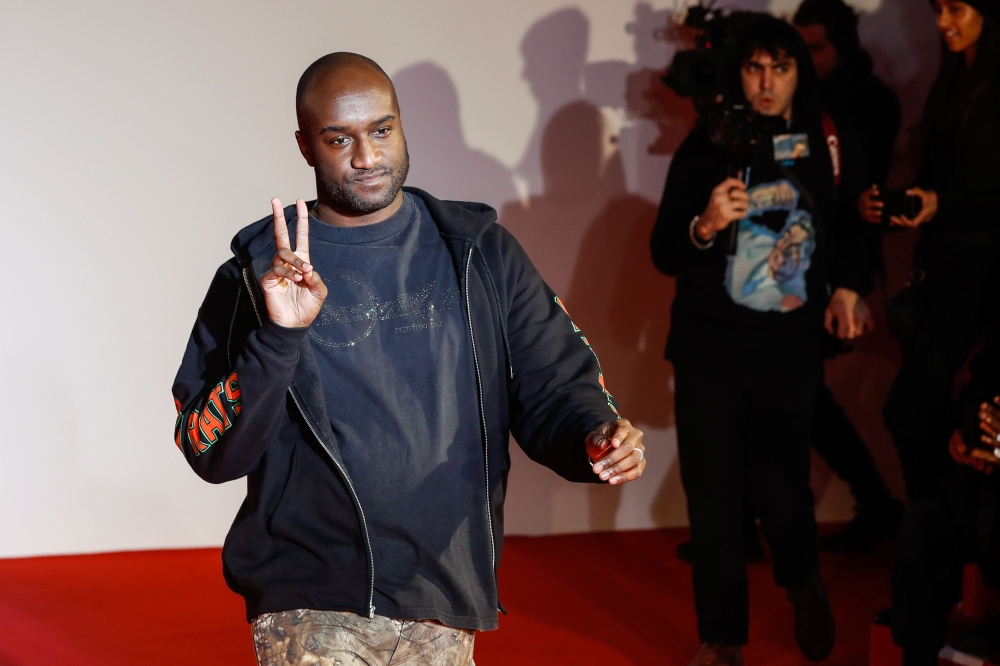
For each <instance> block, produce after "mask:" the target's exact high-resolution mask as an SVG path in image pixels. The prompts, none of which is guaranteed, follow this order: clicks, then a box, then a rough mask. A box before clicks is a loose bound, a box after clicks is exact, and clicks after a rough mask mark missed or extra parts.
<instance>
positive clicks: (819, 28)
mask: <svg viewBox="0 0 1000 666" xmlns="http://www.w3.org/2000/svg"><path fill="white" fill-rule="evenodd" d="M795 27H796V28H798V30H799V34H800V35H802V39H803V40H805V43H806V46H808V47H809V55H810V56H812V61H813V65H814V66H815V67H816V76H818V77H819V78H820V79H825V78H826V77H828V76H830V74H831V73H832V72H833V70H834V69H836V68H837V49H836V48H835V47H834V46H833V42H831V41H830V40H829V39H827V38H826V26H824V25H819V24H816V23H814V24H812V25H797V26H795Z"/></svg>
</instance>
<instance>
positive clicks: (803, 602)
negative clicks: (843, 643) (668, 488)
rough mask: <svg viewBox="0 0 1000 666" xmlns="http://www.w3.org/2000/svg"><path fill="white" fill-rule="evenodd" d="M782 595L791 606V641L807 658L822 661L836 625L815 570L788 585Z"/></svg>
mask: <svg viewBox="0 0 1000 666" xmlns="http://www.w3.org/2000/svg"><path fill="white" fill-rule="evenodd" d="M786 596H787V597H788V599H789V601H791V602H792V606H794V608H795V642H796V643H798V644H799V650H801V651H802V654H803V655H804V656H805V658H806V659H808V660H810V661H823V660H824V659H826V658H827V657H829V656H830V653H831V652H833V644H834V641H835V640H836V637H837V627H836V624H835V623H834V619H833V608H831V607H830V598H829V597H828V596H827V594H826V587H824V585H823V581H822V579H821V578H820V577H819V572H817V573H814V574H813V577H812V579H811V580H810V581H809V582H808V583H806V584H805V585H803V586H802V587H799V588H794V589H791V588H789V589H788V591H787V593H786Z"/></svg>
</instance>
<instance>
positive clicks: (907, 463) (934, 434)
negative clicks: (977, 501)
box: [883, 278, 993, 504]
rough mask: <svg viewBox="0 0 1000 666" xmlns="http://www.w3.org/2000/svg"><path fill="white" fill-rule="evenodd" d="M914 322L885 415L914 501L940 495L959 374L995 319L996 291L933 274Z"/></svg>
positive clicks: (924, 285) (924, 286)
mask: <svg viewBox="0 0 1000 666" xmlns="http://www.w3.org/2000/svg"><path fill="white" fill-rule="evenodd" d="M913 288H914V289H917V295H918V296H919V298H918V299H914V301H915V305H914V308H915V309H916V310H917V313H916V315H915V324H914V326H913V327H912V331H910V332H909V333H908V334H907V335H906V337H905V339H903V340H901V343H902V345H903V365H902V367H900V369H899V374H898V375H897V376H896V380H895V381H894V382H893V385H892V389H891V390H890V391H889V396H888V398H887V399H886V402H885V408H884V409H883V415H884V417H885V423H886V426H887V427H888V428H889V432H890V433H892V439H893V443H894V444H895V445H896V449H897V450H898V452H899V462H900V465H901V467H902V470H903V480H904V481H905V482H906V495H907V498H908V499H909V500H910V503H911V504H915V503H917V502H919V501H921V500H924V499H929V498H932V497H936V496H939V495H940V494H941V492H942V486H943V484H944V482H945V477H946V475H947V471H948V470H949V468H950V466H949V463H950V461H951V459H950V458H949V457H948V437H949V436H950V435H951V431H952V430H953V429H954V424H953V423H952V422H951V409H952V402H953V400H952V396H953V391H954V383H955V376H956V374H957V373H958V371H959V369H960V368H961V367H962V364H963V363H965V360H966V359H967V358H968V356H969V354H971V353H972V351H973V349H974V348H975V346H976V343H977V342H979V340H980V339H981V338H982V336H983V334H984V333H985V332H986V330H987V328H988V327H989V325H990V323H991V320H992V312H993V307H992V303H993V299H992V295H989V294H984V293H982V292H981V290H979V289H977V288H976V286H975V285H947V284H941V283H939V282H935V281H934V280H932V279H931V278H928V279H927V280H925V281H924V282H922V283H920V284H919V285H917V286H916V287H913Z"/></svg>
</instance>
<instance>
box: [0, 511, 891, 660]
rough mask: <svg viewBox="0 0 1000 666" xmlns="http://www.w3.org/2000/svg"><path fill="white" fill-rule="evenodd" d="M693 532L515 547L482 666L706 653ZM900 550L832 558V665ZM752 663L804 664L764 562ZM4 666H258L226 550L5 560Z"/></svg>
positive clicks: (514, 541) (0, 597)
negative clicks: (225, 562)
mask: <svg viewBox="0 0 1000 666" xmlns="http://www.w3.org/2000/svg"><path fill="white" fill-rule="evenodd" d="M685 538H686V531H684V530H659V531H642V532H617V533H603V534H583V535H569V536H550V537H534V538H531V537H512V538H508V539H507V541H506V543H505V547H504V558H503V565H502V568H501V572H500V578H501V581H500V583H501V586H500V591H501V600H502V602H503V604H504V605H505V606H506V607H507V609H508V610H509V611H510V615H508V616H506V617H501V619H500V630H499V631H495V632H490V633H485V634H481V635H480V636H479V637H478V638H477V642H476V663H477V664H478V666H500V665H508V664H518V665H522V664H523V665H526V666H534V665H542V664H546V665H551V664H573V665H574V666H585V665H589V664H594V665H597V664H600V665H601V666H615V665H619V664H622V665H624V664H642V665H645V664H668V665H669V664H675V665H678V666H687V664H688V663H689V662H690V660H691V658H692V657H693V656H694V653H695V652H696V651H697V648H698V640H697V634H696V631H695V619H694V611H693V607H692V593H691V580H690V569H689V568H688V567H687V566H686V565H685V564H684V563H683V562H681V561H680V560H678V559H676V558H675V557H674V554H673V553H674V548H675V547H676V546H677V544H678V543H680V542H681V541H683V540H684V539H685ZM890 562H891V548H890V547H888V546H887V547H885V548H882V549H880V550H879V551H878V552H874V553H871V554H867V555H863V556H824V559H823V565H822V566H823V576H824V579H825V580H826V582H827V585H828V586H829V587H830V596H831V599H832V601H833V604H834V608H835V610H836V613H837V621H838V627H837V629H838V637H837V648H836V650H835V651H834V653H833V656H832V657H831V658H830V659H828V660H827V661H826V662H824V663H825V664H829V665H831V666H859V665H863V664H867V663H868V632H869V625H870V619H871V616H872V613H873V612H874V611H875V610H876V609H878V608H880V607H883V606H886V605H888V601H889V567H890ZM750 600H751V601H750V603H751V626H750V645H749V646H748V647H747V649H746V651H745V656H746V660H747V663H748V664H751V665H753V666H758V665H760V666H763V665H768V666H784V665H791V664H796V665H803V664H807V663H809V662H807V661H806V660H805V659H804V658H802V657H801V656H800V655H799V654H798V651H797V650H796V648H795V640H794V638H793V637H792V614H791V606H790V605H789V603H788V602H787V601H786V600H785V599H784V596H783V593H782V590H780V589H778V588H776V587H775V586H774V582H773V581H772V579H771V573H770V567H769V565H767V564H758V565H752V566H751V567H750ZM0 637H2V638H0V665H2V666H48V665H49V664H52V665H58V666H119V665H123V666H124V665H125V664H128V665H129V666H135V665H137V664H140V665H142V666H159V665H164V666H166V665H168V664H169V665H170V666H178V665H183V666H200V665H202V664H212V665H218V664H235V665H243V666H253V665H254V664H255V660H254V657H253V650H252V649H251V645H250V630H249V626H248V625H247V624H246V622H245V621H244V620H243V604H242V600H241V599H240V598H239V597H237V596H236V595H234V594H233V593H231V592H229V590H228V589H226V587H225V584H224V582H223V580H222V573H221V563H220V561H219V551H218V549H205V550H180V551H154V552H137V553H111V554H105V555H79V556H66V557H42V558H29V559H18V560H0Z"/></svg>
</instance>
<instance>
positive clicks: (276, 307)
mask: <svg viewBox="0 0 1000 666" xmlns="http://www.w3.org/2000/svg"><path fill="white" fill-rule="evenodd" d="M271 209H272V210H273V211H274V244H275V246H276V247H277V249H278V252H277V254H276V255H275V256H274V261H272V262H271V268H270V269H268V271H267V272H266V273H264V275H263V276H261V279H260V287H261V289H262V290H263V291H264V304H265V306H266V307H267V314H268V316H269V317H270V318H271V321H273V322H274V323H275V324H277V325H278V326H284V327H286V328H302V327H305V326H309V325H310V324H311V323H312V321H313V319H315V318H316V316H317V315H318V314H319V311H320V308H321V307H322V306H323V301H324V300H326V293H327V292H326V285H325V284H323V280H322V279H321V278H320V276H319V273H317V272H316V271H314V270H313V267H312V264H310V263H309V211H308V210H307V209H306V202H305V201H303V200H302V199H297V200H296V201H295V212H296V215H297V217H298V221H297V223H296V226H295V251H294V252H293V251H292V246H291V243H290V241H289V238H288V225H287V224H286V223H285V211H284V209H283V208H282V207H281V200H280V199H271Z"/></svg>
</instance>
